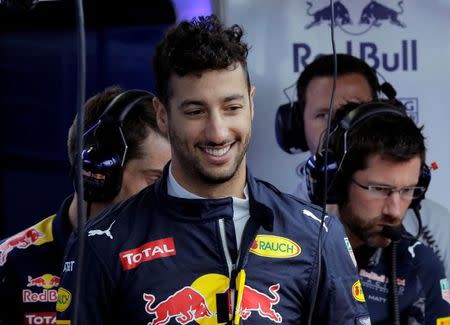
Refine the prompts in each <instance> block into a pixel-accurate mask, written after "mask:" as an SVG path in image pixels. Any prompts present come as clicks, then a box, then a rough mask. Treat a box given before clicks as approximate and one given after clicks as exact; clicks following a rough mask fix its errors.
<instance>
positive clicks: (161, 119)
mask: <svg viewBox="0 0 450 325" xmlns="http://www.w3.org/2000/svg"><path fill="white" fill-rule="evenodd" d="M153 107H154V108H155V112H156V122H157V123H158V127H159V129H160V130H161V132H162V133H163V134H165V135H168V132H169V120H168V116H167V108H166V106H165V105H164V104H163V103H162V102H161V101H160V100H159V98H158V97H153Z"/></svg>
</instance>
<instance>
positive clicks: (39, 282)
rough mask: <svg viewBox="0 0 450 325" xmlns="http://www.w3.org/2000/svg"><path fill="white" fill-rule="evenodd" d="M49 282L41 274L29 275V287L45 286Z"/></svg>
mask: <svg viewBox="0 0 450 325" xmlns="http://www.w3.org/2000/svg"><path fill="white" fill-rule="evenodd" d="M46 284H47V281H45V279H44V278H43V277H42V276H39V277H37V278H32V277H31V276H28V284H27V287H43V286H44V285H46Z"/></svg>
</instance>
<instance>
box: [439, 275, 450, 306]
mask: <svg viewBox="0 0 450 325" xmlns="http://www.w3.org/2000/svg"><path fill="white" fill-rule="evenodd" d="M440 284H441V295H442V299H444V300H445V301H447V302H448V303H449V304H450V287H449V285H448V280H447V279H441V281H440Z"/></svg>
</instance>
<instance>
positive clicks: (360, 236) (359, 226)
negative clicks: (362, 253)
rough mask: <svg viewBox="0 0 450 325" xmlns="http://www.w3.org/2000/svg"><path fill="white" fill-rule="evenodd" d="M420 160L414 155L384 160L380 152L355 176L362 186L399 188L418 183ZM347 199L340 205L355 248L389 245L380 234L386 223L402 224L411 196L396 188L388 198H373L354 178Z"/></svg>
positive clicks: (370, 157)
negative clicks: (409, 157) (401, 158)
mask: <svg viewBox="0 0 450 325" xmlns="http://www.w3.org/2000/svg"><path fill="white" fill-rule="evenodd" d="M420 166H421V161H420V158H419V157H415V158H413V159H411V160H408V161H406V162H397V161H390V160H383V159H382V158H381V157H380V155H378V154H377V155H372V156H369V158H368V164H367V168H366V169H363V170H359V171H357V172H355V173H354V174H353V180H354V181H355V182H357V183H359V184H361V185H363V186H368V185H386V186H392V187H395V188H397V189H399V188H401V187H404V186H415V185H417V182H418V180H419V173H420ZM347 190H348V200H347V202H346V203H345V204H344V205H343V206H341V207H340V209H339V215H340V218H341V221H342V222H343V224H344V226H345V228H346V230H347V234H348V236H349V238H350V241H351V243H352V246H353V248H356V247H358V246H360V245H362V244H364V243H365V244H367V245H368V246H371V247H386V246H388V245H389V243H390V240H389V239H387V238H386V237H384V236H383V235H382V234H381V230H382V228H383V227H384V226H399V225H400V224H401V223H402V220H403V218H404V217H405V214H406V211H407V209H408V207H409V205H410V203H411V199H405V198H402V197H401V196H400V194H399V192H393V193H391V194H390V195H389V196H388V197H386V198H381V199H380V198H374V197H373V196H372V195H371V193H370V192H369V191H368V190H366V189H363V188H361V187H360V186H358V185H357V184H355V183H354V182H350V183H349V185H348V189H347Z"/></svg>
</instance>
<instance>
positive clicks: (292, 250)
mask: <svg viewBox="0 0 450 325" xmlns="http://www.w3.org/2000/svg"><path fill="white" fill-rule="evenodd" d="M250 252H252V253H253V254H256V255H259V256H263V257H271V258H290V257H295V256H298V255H300V253H301V252H302V249H301V247H300V245H298V244H297V243H296V242H294V241H292V240H290V239H289V238H285V237H280V236H273V235H257V236H256V238H255V241H254V242H253V244H252V247H251V248H250Z"/></svg>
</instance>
